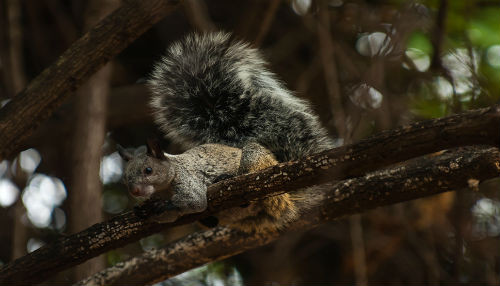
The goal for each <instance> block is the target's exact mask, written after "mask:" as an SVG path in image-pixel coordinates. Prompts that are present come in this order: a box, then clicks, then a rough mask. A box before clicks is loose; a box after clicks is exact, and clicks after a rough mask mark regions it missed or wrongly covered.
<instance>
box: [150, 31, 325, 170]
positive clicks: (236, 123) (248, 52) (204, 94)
mask: <svg viewBox="0 0 500 286" xmlns="http://www.w3.org/2000/svg"><path fill="white" fill-rule="evenodd" d="M148 85H149V87H150V89H151V91H152V93H153V96H152V99H151V102H150V105H151V107H152V109H153V114H154V118H155V121H156V123H157V124H158V126H159V127H160V128H161V130H162V131H163V132H164V133H165V136H166V137H167V138H168V139H171V140H173V141H175V142H177V143H181V144H183V146H185V147H186V148H187V147H191V146H197V145H200V144H204V143H221V144H225V145H229V146H235V147H239V148H241V147H243V146H244V145H246V144H247V143H248V142H258V143H259V144H261V145H263V146H264V147H266V148H267V149H269V150H270V151H271V152H272V153H273V154H274V155H275V156H276V158H277V159H278V161H289V160H297V159H299V158H301V157H303V156H305V155H308V154H312V153H317V152H320V151H323V150H326V149H330V148H332V147H333V142H332V140H331V139H330V138H329V137H328V136H327V132H326V130H325V129H324V128H323V127H322V126H321V125H320V123H319V120H318V117H317V116H316V114H315V113H314V112H313V111H312V110H311V108H310V107H309V105H308V104H307V103H306V102H305V101H304V100H301V99H299V98H297V97H295V96H294V95H292V93H291V92H290V91H289V90H288V89H287V88H286V87H284V85H283V84H282V83H281V82H280V81H279V80H277V79H276V77H275V75H274V74H273V73H271V72H270V71H268V70H267V68H266V62H265V61H264V60H263V59H262V57H261V55H260V53H259V51H258V50H256V49H253V48H251V47H250V46H249V45H248V44H246V43H243V42H240V41H232V40H231V39H230V35H229V34H226V33H221V32H218V33H207V34H190V35H188V36H187V37H185V38H184V39H183V40H182V41H179V42H176V43H174V44H172V45H171V46H170V47H169V48H168V49H167V52H166V54H165V56H164V57H163V58H162V59H161V60H160V61H159V62H158V63H156V65H155V66H154V69H153V72H152V74H151V77H150V79H149V80H148Z"/></svg>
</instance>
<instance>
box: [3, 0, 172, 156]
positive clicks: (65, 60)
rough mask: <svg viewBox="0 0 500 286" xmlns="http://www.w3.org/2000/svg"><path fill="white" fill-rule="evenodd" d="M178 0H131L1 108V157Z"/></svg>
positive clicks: (8, 153)
mask: <svg viewBox="0 0 500 286" xmlns="http://www.w3.org/2000/svg"><path fill="white" fill-rule="evenodd" d="M178 2H179V1H174V0H170V1H165V0H147V1H141V0H129V1H126V2H125V3H124V4H123V5H122V6H121V7H120V8H118V9H117V10H116V11H115V12H113V13H112V14H111V15H110V16H108V17H106V18H105V19H104V20H103V21H101V22H100V23H99V24H97V25H96V26H95V27H94V28H93V29H91V30H90V31H89V32H88V33H86V34H85V35H84V36H83V37H81V38H80V39H78V40H77V41H76V42H75V43H74V44H73V45H72V46H71V47H70V48H69V49H68V50H67V51H66V52H64V53H63V54H62V55H61V57H59V59H58V60H57V61H56V62H55V63H54V64H52V65H51V66H49V67H48V68H46V69H45V70H44V71H43V72H42V73H41V74H39V75H38V76H37V77H36V78H35V79H34V80H33V81H31V83H30V84H29V85H28V87H27V88H26V89H25V90H24V91H22V92H21V93H20V94H18V95H17V96H16V97H15V98H14V99H12V101H10V102H9V103H8V104H7V105H5V106H4V107H3V108H2V109H0V160H2V159H5V158H6V157H9V156H11V155H13V154H14V153H15V152H16V151H19V150H18V149H19V147H20V144H21V142H22V141H23V140H25V139H26V138H27V137H28V136H29V135H30V134H31V133H32V132H33V130H34V129H35V128H36V127H37V126H38V125H39V123H40V122H41V121H43V120H45V119H47V118H48V117H49V116H50V115H51V114H52V113H53V111H54V110H55V109H56V108H57V107H59V106H60V105H61V104H62V102H63V100H64V99H65V98H66V97H67V95H68V94H70V92H71V91H74V90H75V89H76V88H77V87H79V86H80V85H81V84H83V83H84V82H85V80H87V79H88V78H89V77H90V76H91V75H92V74H93V73H95V72H96V71H97V70H98V69H99V68H101V67H102V66H103V65H104V64H105V63H106V62H108V61H109V60H110V59H111V58H112V57H113V56H115V55H117V54H118V53H119V52H120V51H121V50H123V49H124V48H125V47H127V46H128V45H129V44H130V43H131V42H132V41H133V40H135V39H136V38H137V37H139V35H141V34H142V33H143V32H145V31H146V30H147V29H148V28H150V27H151V26H152V25H154V24H155V23H156V22H158V21H159V20H160V19H162V18H163V17H164V16H165V15H166V14H167V13H169V12H170V11H172V10H173V9H174V8H175V6H176V4H177V3H178Z"/></svg>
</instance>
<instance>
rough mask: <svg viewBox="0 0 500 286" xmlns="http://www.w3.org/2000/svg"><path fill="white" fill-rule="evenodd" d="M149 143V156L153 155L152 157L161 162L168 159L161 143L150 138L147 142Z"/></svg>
mask: <svg viewBox="0 0 500 286" xmlns="http://www.w3.org/2000/svg"><path fill="white" fill-rule="evenodd" d="M147 143H148V144H147V146H148V154H149V155H151V156H152V157H155V158H157V159H160V160H165V159H167V158H166V157H165V154H164V153H163V151H162V150H161V148H160V142H158V140H156V139H151V138H149V139H148V140H147Z"/></svg>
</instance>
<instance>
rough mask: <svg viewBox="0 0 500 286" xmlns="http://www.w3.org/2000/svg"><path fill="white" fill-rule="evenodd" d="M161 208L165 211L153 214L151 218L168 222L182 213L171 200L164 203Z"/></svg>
mask: <svg viewBox="0 0 500 286" xmlns="http://www.w3.org/2000/svg"><path fill="white" fill-rule="evenodd" d="M161 210H162V211H163V212H161V213H160V214H157V215H155V216H152V217H151V219H152V220H154V221H156V222H159V223H167V222H174V221H176V220H177V219H178V218H179V217H180V216H181V215H182V213H181V211H180V210H179V208H178V207H176V206H175V205H174V204H172V202H171V201H168V202H166V203H165V204H164V205H162V207H161Z"/></svg>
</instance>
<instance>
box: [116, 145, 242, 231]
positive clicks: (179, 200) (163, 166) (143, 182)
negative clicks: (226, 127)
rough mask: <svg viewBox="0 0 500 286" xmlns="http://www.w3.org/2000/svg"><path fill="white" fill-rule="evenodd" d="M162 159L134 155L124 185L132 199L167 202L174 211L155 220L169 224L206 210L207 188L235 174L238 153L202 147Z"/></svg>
mask: <svg viewBox="0 0 500 286" xmlns="http://www.w3.org/2000/svg"><path fill="white" fill-rule="evenodd" d="M165 156H166V159H165V160H158V159H156V158H154V157H151V156H149V155H148V154H146V153H139V154H135V155H134V157H133V158H132V159H131V160H130V161H129V162H128V163H127V166H126V167H125V173H124V181H125V183H126V184H127V186H128V188H129V190H131V193H132V194H133V195H135V196H140V197H145V198H149V197H151V196H156V197H160V198H163V199H169V200H170V201H171V202H172V204H173V206H174V207H175V209H174V210H170V211H168V212H166V213H164V214H162V215H161V217H158V218H155V219H156V220H157V221H162V222H171V221H175V220H176V219H177V218H178V217H179V216H182V215H183V214H189V213H196V212H201V211H204V210H205V209H206V207H207V198H206V190H207V186H208V185H211V184H212V183H214V181H215V180H216V179H217V178H218V177H220V176H223V175H224V176H234V175H236V174H237V171H238V169H239V166H240V161H241V150H240V149H238V148H232V147H229V146H224V145H219V144H205V145H201V146H198V147H194V148H192V149H190V150H188V151H186V152H184V153H182V154H180V155H170V154H165ZM200 166H202V168H200ZM146 168H151V169H152V172H151V173H150V174H147V173H146V172H145V169H146ZM133 190H137V193H134V192H133Z"/></svg>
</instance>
